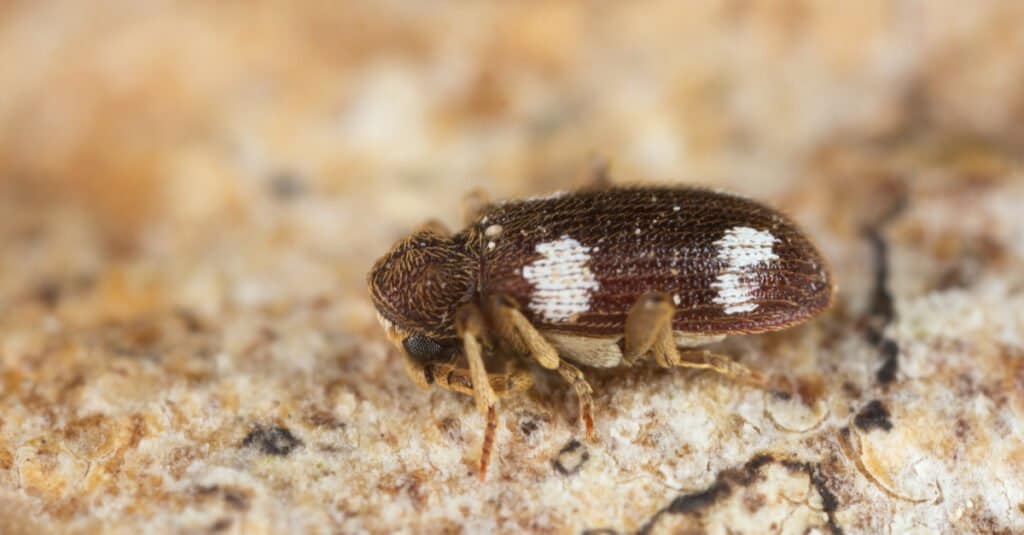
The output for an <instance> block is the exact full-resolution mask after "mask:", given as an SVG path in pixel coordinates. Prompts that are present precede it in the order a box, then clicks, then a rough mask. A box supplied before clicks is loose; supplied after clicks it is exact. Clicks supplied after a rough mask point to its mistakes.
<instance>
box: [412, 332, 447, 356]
mask: <svg viewBox="0 0 1024 535" xmlns="http://www.w3.org/2000/svg"><path fill="white" fill-rule="evenodd" d="M402 346H403V347H405V352H406V353H408V354H409V356H411V357H412V358H414V359H416V360H418V361H421V362H423V361H428V360H435V359H437V358H438V357H440V356H441V352H442V349H443V348H442V347H441V344H439V343H437V341H435V340H434V339H433V338H428V337H426V336H423V335H421V334H414V335H412V336H408V337H406V339H405V340H402Z"/></svg>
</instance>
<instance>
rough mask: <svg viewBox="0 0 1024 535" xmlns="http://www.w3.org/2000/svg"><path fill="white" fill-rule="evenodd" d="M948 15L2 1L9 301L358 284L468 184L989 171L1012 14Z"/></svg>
mask: <svg viewBox="0 0 1024 535" xmlns="http://www.w3.org/2000/svg"><path fill="white" fill-rule="evenodd" d="M959 5H961V4H960V3H959V2H955V1H948V2H942V1H937V2H913V1H903V2H855V3H851V2H843V3H827V4H826V3H817V2H805V1H799V0H793V1H780V2H753V1H744V0H731V1H724V2H717V1H695V2H684V3H681V2H671V1H665V2H658V1H649V2H629V3H621V2H514V3H512V2H510V3H471V4H467V3H461V2H455V3H447V2H399V1H385V2H372V3H365V2H347V3H338V2H333V1H322V2H321V1H307V2H298V3H287V5H286V4H285V3H280V2H163V1H145V2H115V1H97V2H72V1H64V2H61V1H57V2H16V1H15V2H4V3H3V4H2V7H0V57H3V58H4V60H3V61H2V62H0V184H2V186H0V188H2V200H0V202H2V203H3V208H2V211H0V214H3V215H2V218H0V219H2V221H0V225H2V227H3V228H4V240H5V243H6V246H5V248H4V249H5V251H6V252H7V253H8V257H7V258H6V259H5V261H4V265H3V269H4V270H5V271H6V272H7V273H6V276H4V277H2V280H3V283H2V284H3V287H2V288H0V296H6V297H10V295H11V292H13V291H14V290H16V289H17V288H19V287H24V284H23V283H24V281H22V280H19V277H18V276H17V274H14V273H12V271H18V272H22V273H23V274H24V276H26V277H30V278H33V279H35V278H37V277H40V276H42V275H44V274H48V273H49V274H51V275H53V276H54V277H57V278H64V279H66V278H69V277H74V276H76V275H81V274H82V273H84V272H95V271H96V270H97V269H98V268H99V266H101V265H104V264H105V263H106V262H107V261H108V260H111V259H118V260H123V259H125V258H132V257H147V258H154V259H159V262H160V263H161V264H165V263H167V262H172V263H173V262H180V261H182V260H183V259H191V258H195V255H202V254H213V253H212V252H211V251H214V250H216V249H217V247H218V243H220V242H223V241H231V242H234V244H233V245H232V247H234V248H237V249H238V252H239V253H242V252H243V251H244V250H246V243H247V242H253V243H252V245H253V250H254V251H258V250H259V249H260V248H261V247H262V246H263V245H266V243H265V242H266V241H268V240H282V241H288V242H290V243H292V244H293V245H294V246H295V247H296V248H298V249H300V250H285V251H281V255H280V256H277V257H275V258H270V259H258V258H250V259H248V260H247V261H249V262H253V261H257V263H276V267H275V268H274V269H285V270H286V269H287V267H286V266H285V264H287V263H288V261H289V260H288V256H289V255H299V254H306V253H311V254H313V255H320V257H321V259H322V260H323V262H322V263H316V266H309V265H307V266H304V267H303V266H299V265H293V266H292V267H293V268H294V269H309V270H314V271H315V270H317V269H326V270H341V271H342V272H343V273H342V279H341V280H356V279H358V278H359V277H357V275H359V274H358V273H355V272H358V271H361V270H363V269H364V268H365V267H366V266H367V265H368V264H369V261H370V258H369V257H371V256H375V255H379V254H380V253H381V252H382V251H383V250H384V249H385V248H386V244H387V243H390V241H393V239H395V238H397V237H398V236H400V235H401V234H402V233H404V232H405V231H407V230H408V229H409V228H411V227H412V226H414V225H415V224H417V223H418V222H420V221H421V220H423V219H424V218H426V217H440V218H442V219H443V220H445V221H446V222H448V223H449V224H452V225H455V224H457V216H456V213H457V207H458V201H459V199H460V197H461V195H462V194H463V193H464V192H465V191H467V190H469V189H470V188H472V187H475V186H483V187H485V188H486V189H487V190H489V191H490V192H491V193H492V195H494V196H496V197H503V196H517V195H526V194H536V193H543V192H547V191H551V190H554V189H559V188H566V187H571V186H572V185H574V184H578V183H579V182H580V181H581V180H582V178H583V177H584V176H585V174H586V172H587V170H588V166H589V165H590V162H591V161H592V160H593V158H595V157H601V158H605V159H607V160H608V161H609V162H610V163H611V165H612V170H613V175H614V177H615V180H617V181H621V182H637V181H662V182H664V181H672V182H680V181H682V182H690V183H698V184H711V185H715V186H721V187H726V188H729V189H734V190H738V191H740V192H742V193H745V194H749V195H754V196H759V197H762V198H767V199H769V200H772V199H777V198H780V197H786V196H790V197H792V196H793V195H794V194H796V193H797V192H800V191H801V190H804V189H807V188H810V187H814V186H815V185H817V186H818V187H820V186H821V184H822V183H825V184H827V185H828V187H830V188H856V187H857V183H858V182H863V181H864V180H866V179H867V178H866V175H869V174H877V173H879V172H884V173H889V174H897V175H901V177H902V178H906V179H911V180H913V179H920V178H921V177H922V176H923V175H924V174H926V172H927V168H926V167H924V166H921V165H916V167H914V169H913V170H912V171H908V169H907V168H908V166H907V165H906V158H905V156H906V155H907V154H911V157H913V158H916V160H915V162H916V163H920V162H921V161H928V160H929V159H932V160H934V159H937V158H940V157H939V156H936V155H935V154H933V153H937V152H943V156H941V157H942V158H945V159H947V160H949V159H952V158H958V159H962V160H963V159H966V160H967V164H969V165H973V166H980V167H982V171H985V172H988V173H990V174H991V173H993V170H992V167H996V168H997V169H996V171H1001V170H1003V169H1002V168H1001V167H1000V166H1003V165H1004V164H1006V163H1007V161H1013V160H1014V158H1016V157H1018V156H1019V155H1020V154H1021V152H1022V148H1024V91H1022V90H1021V88H1022V87H1024V62H1022V61H1021V54H1022V53H1024V32H1020V31H1019V28H1020V27H1021V24H1022V22H1024V5H1022V4H1021V3H1020V2H1014V1H1006V2H979V3H977V4H972V7H971V8H970V9H959V8H958V6H959ZM896 153H899V156H904V158H903V159H902V160H899V162H897V163H890V162H892V161H894V158H889V156H891V155H893V154H896ZM879 155H881V156H879ZM851 159H856V160H857V162H856V163H852V164H851V163H850V162H849V160H851ZM882 160H886V161H885V162H883V161H882ZM900 165H903V167H902V168H900V167H899V166H900ZM43 220H45V223H42V222H41V221H43ZM240 229H241V230H240ZM48 233H52V234H48ZM44 234H45V235H46V236H48V238H47V239H45V240H35V241H38V242H40V243H36V245H35V246H32V245H29V244H28V243H27V242H26V241H25V240H28V242H34V240H33V238H40V237H41V236H42V235H44ZM12 242H13V243H12ZM12 245H13V246H14V247H15V248H14V249H12ZM40 248H41V249H47V250H46V251H42V250H37V249H40ZM12 252H14V253H16V254H13V255H12V254H11V253H12ZM254 254H258V253H254ZM11 256H13V258H11ZM225 260H226V261H229V262H230V261H231V260H232V259H225ZM222 267H223V268H224V269H227V267H226V266H222ZM349 267H351V268H352V270H351V271H352V272H351V273H350V272H349ZM165 271H169V270H165ZM193 275H195V274H193ZM307 275H312V274H307ZM322 275H326V276H327V278H325V279H322V280H321V279H318V278H317V277H313V278H312V279H309V278H307V279H306V280H307V281H308V282H309V283H310V284H313V285H314V286H316V281H318V280H320V281H321V282H320V284H321V285H328V286H332V284H331V283H329V282H327V279H330V278H331V277H334V276H336V275H337V273H332V274H322ZM183 276H184V277H185V278H188V277H189V275H188V274H184V275H183ZM200 278H201V277H200ZM300 278H301V277H300ZM193 279H194V277H193ZM179 282H181V283H185V282H187V281H179ZM353 284H355V283H353ZM359 284H361V281H359ZM325 289H327V287H326V286H321V287H319V288H317V289H316V291H322V290H325ZM252 290H253V291H252V292H250V293H252V294H253V295H250V296H249V297H252V298H254V299H262V298H267V299H270V298H272V296H271V295H269V294H268V295H262V296H257V295H255V294H256V293H259V292H258V291H256V290H255V289H252ZM336 290H337V288H333V287H332V288H331V291H336ZM262 291H263V292H264V293H267V292H269V293H273V289H270V288H264V290H262ZM311 291H314V290H311ZM353 291H361V288H360V289H355V288H353ZM177 292H178V290H175V293H177ZM239 294H245V290H244V289H237V288H236V289H234V290H232V291H229V292H228V293H227V297H225V298H230V296H232V295H233V296H235V297H238V296H239ZM175 299H186V300H187V299H188V296H187V295H185V296H181V295H179V296H177V297H175ZM207 305H210V306H212V303H207Z"/></svg>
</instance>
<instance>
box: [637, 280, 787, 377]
mask: <svg viewBox="0 0 1024 535" xmlns="http://www.w3.org/2000/svg"><path fill="white" fill-rule="evenodd" d="M674 315H675V306H674V305H673V304H672V299H671V298H670V297H669V296H668V295H665V294H663V293H659V292H652V293H648V294H644V295H643V296H641V297H640V299H638V300H637V302H636V303H635V304H634V305H633V308H632V309H630V311H629V314H628V315H627V316H626V336H625V351H624V352H623V360H625V361H626V363H628V364H633V363H635V362H636V361H638V360H639V359H641V358H643V357H644V356H645V355H647V354H651V355H652V356H653V357H654V361H655V362H657V363H658V365H659V366H661V367H663V368H672V367H679V368H698V369H707V370H712V371H714V372H717V373H720V374H722V375H724V376H726V377H729V378H730V379H736V380H738V381H742V382H744V383H748V384H751V385H755V386H764V385H765V383H766V382H767V381H766V379H765V377H764V375H762V374H761V373H758V372H756V371H753V370H751V369H750V368H747V367H746V366H744V365H742V364H740V363H738V362H736V361H734V360H732V359H731V358H729V357H727V356H724V355H718V354H715V353H712V352H711V351H708V350H705V349H694V350H686V351H684V352H683V353H680V352H679V349H678V348H676V342H675V338H674V336H673V334H674V333H673V331H672V317H673V316H674Z"/></svg>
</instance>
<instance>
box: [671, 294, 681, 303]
mask: <svg viewBox="0 0 1024 535" xmlns="http://www.w3.org/2000/svg"><path fill="white" fill-rule="evenodd" d="M672 302H673V303H675V304H676V306H679V303H680V302H682V300H681V299H679V294H672Z"/></svg>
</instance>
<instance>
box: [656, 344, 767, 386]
mask: <svg viewBox="0 0 1024 535" xmlns="http://www.w3.org/2000/svg"><path fill="white" fill-rule="evenodd" d="M677 354H678V355H679V360H678V361H676V362H674V363H673V364H672V365H673V366H676V367H679V368H698V369H707V370H712V371H715V372H717V373H720V374H722V375H724V376H726V377H729V378H730V379H736V380H738V381H742V382H744V383H747V384H750V385H753V386H765V385H766V384H768V379H767V378H766V377H765V376H764V374H762V373H760V372H757V371H754V370H751V369H750V368H748V367H746V366H744V365H742V364H740V363H739V362H736V361H735V360H732V359H731V358H729V357H727V356H725V355H718V354H715V353H712V352H710V351H708V350H706V349H689V350H685V351H683V352H682V353H679V352H677Z"/></svg>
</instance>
